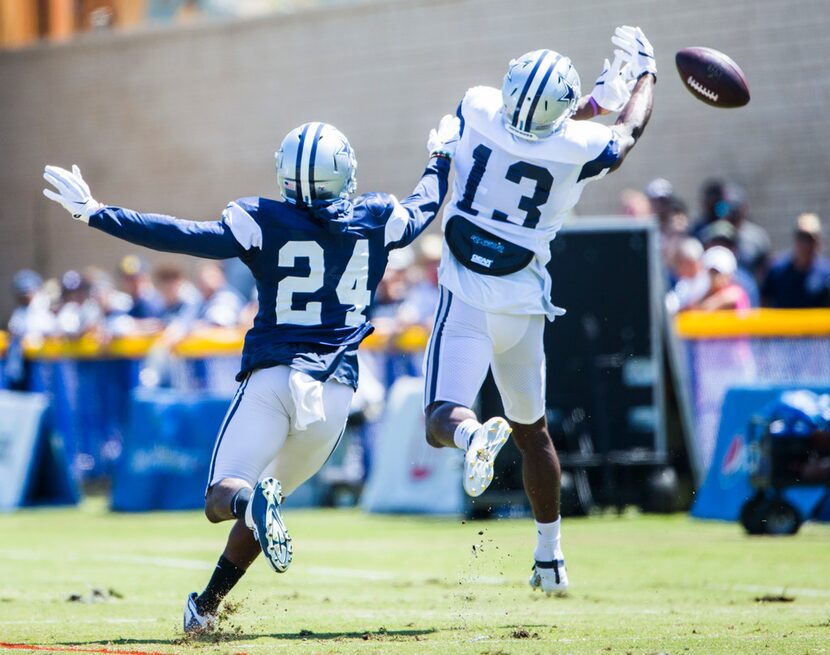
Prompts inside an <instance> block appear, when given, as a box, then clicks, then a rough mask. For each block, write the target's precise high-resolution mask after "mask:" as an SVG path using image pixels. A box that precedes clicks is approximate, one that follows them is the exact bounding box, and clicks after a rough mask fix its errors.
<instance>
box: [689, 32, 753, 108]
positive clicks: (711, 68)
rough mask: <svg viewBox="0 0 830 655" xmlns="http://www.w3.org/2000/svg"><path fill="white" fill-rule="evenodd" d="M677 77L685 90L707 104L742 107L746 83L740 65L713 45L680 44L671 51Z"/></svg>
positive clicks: (746, 98) (746, 91)
mask: <svg viewBox="0 0 830 655" xmlns="http://www.w3.org/2000/svg"><path fill="white" fill-rule="evenodd" d="M674 60H675V64H677V72H678V73H679V74H680V79H681V80H683V83H684V84H685V85H686V88H687V89H689V92H690V93H691V94H692V95H693V96H695V97H696V98H697V99H698V100H701V101H703V102H705V103H706V104H707V105H712V106H713V107H721V108H732V107H743V106H744V105H745V104H746V103H748V102H749V85H748V84H747V81H746V76H745V75H744V72H743V71H742V70H741V68H740V66H738V64H736V63H735V62H734V61H732V59H731V58H730V57H728V56H727V55H725V54H723V53H722V52H719V51H718V50H714V49H713V48H701V47H697V48H683V49H682V50H680V51H678V53H677V54H676V55H675V58H674Z"/></svg>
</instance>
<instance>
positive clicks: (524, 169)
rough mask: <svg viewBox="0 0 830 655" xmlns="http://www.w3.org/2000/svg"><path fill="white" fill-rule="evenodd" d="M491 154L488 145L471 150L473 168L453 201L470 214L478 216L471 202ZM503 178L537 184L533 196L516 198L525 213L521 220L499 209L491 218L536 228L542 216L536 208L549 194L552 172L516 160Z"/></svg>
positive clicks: (546, 199) (544, 201)
mask: <svg viewBox="0 0 830 655" xmlns="http://www.w3.org/2000/svg"><path fill="white" fill-rule="evenodd" d="M492 154H493V150H492V148H488V147H487V146H485V145H484V144H483V143H482V144H481V145H479V146H477V147H476V149H475V150H473V167H472V169H471V170H470V173H469V174H468V175H467V184H466V185H465V187H464V196H463V197H462V198H461V200H459V201H458V203H457V204H456V206H457V207H458V208H459V209H460V210H461V211H464V212H467V213H468V214H470V215H471V216H478V210H477V209H475V208H474V207H473V201H474V200H475V196H476V192H477V191H478V187H479V185H480V184H481V179H482V178H483V177H484V173H485V171H486V170H487V164H488V163H489V162H490V156H491V155H492ZM504 179H506V180H507V181H508V182H513V183H514V184H521V182H522V180H525V179H528V180H533V181H534V182H536V187H535V188H534V190H533V195H532V196H522V197H521V198H519V203H518V209H519V210H521V211H523V212H524V213H525V217H524V219H523V220H521V221H516V220H510V218H511V215H510V214H507V213H505V212H503V211H501V210H499V209H494V210H493V214H492V219H493V220H494V221H502V222H505V223H507V222H509V223H516V224H518V225H521V226H522V227H528V228H534V227H536V226H537V225H538V224H539V219H540V218H541V217H542V212H541V211H539V208H540V207H541V206H542V205H544V204H545V203H546V202H547V201H548V198H549V197H550V189H551V186H552V185H553V175H551V172H550V171H549V170H548V169H547V168H543V167H542V166H536V165H535V164H531V163H529V162H526V161H517V162H516V163H514V164H512V165H511V166H510V167H509V168H508V169H507V171H506V172H505V174H504ZM511 214H513V215H515V212H511Z"/></svg>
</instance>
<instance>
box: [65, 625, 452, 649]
mask: <svg viewBox="0 0 830 655" xmlns="http://www.w3.org/2000/svg"><path fill="white" fill-rule="evenodd" d="M434 632H436V629H435V628H425V629H421V630H419V629H414V628H413V629H410V630H386V629H385V628H380V629H379V630H362V631H361V630H350V631H344V632H313V631H311V630H300V631H298V632H263V633H252V632H239V633H237V632H223V631H219V632H214V633H210V634H206V635H201V636H193V637H177V638H175V639H127V638H121V639H108V640H107V642H106V643H107V645H109V646H131V645H142V644H143V645H147V644H168V645H173V646H184V645H190V644H194V645H195V644H219V643H227V642H233V641H248V640H251V639H265V638H268V639H281V640H286V641H303V640H305V641H314V640H319V641H332V640H350V639H355V640H362V641H384V640H387V639H388V640H389V641H395V640H397V639H417V638H418V637H422V636H425V635H428V634H432V633H434ZM100 644H101V642H100V641H61V642H57V643H56V645H57V646H93V645H95V646H97V645H100Z"/></svg>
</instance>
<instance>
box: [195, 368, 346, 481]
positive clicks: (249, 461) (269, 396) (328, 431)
mask: <svg viewBox="0 0 830 655" xmlns="http://www.w3.org/2000/svg"><path fill="white" fill-rule="evenodd" d="M291 373H292V369H291V368H289V367H288V366H274V367H272V368H265V369H258V370H256V371H253V372H252V373H250V374H249V375H248V377H246V378H245V379H244V380H243V381H242V383H241V384H240V385H239V389H238V390H237V392H236V395H235V396H234V398H233V401H232V402H231V406H230V408H229V409H228V413H227V414H226V415H225V420H224V421H223V422H222V427H221V428H220V429H219V436H218V437H217V438H216V445H215V446H214V447H213V457H212V458H211V463H210V473H209V477H208V488H210V487H211V486H213V485H214V484H216V483H217V482H219V481H221V480H224V479H225V478H240V479H242V480H245V481H246V482H248V483H249V484H250V485H251V486H253V485H255V484H256V483H257V482H258V481H259V480H261V479H263V478H266V477H273V478H276V479H277V480H279V481H280V484H281V485H282V491H283V493H284V494H285V495H286V496H287V495H288V494H290V493H291V492H292V491H294V489H296V488H297V487H299V486H300V485H301V484H302V483H303V482H305V481H306V480H308V479H309V478H310V477H311V476H312V475H314V474H315V473H316V472H317V471H319V470H320V468H321V467H322V466H323V464H325V463H326V460H327V459H328V458H329V456H330V455H331V453H332V452H333V451H334V449H335V447H336V446H337V443H338V442H339V440H340V437H341V436H342V434H343V430H344V429H345V427H346V419H347V418H348V417H349V406H350V405H351V401H352V395H353V394H354V391H353V390H352V388H351V387H350V386H348V385H345V384H340V383H339V382H334V381H329V382H325V383H323V384H322V385H321V386H322V409H323V412H324V414H325V418H323V419H321V420H315V421H314V422H311V423H309V424H308V425H307V426H306V428H305V429H302V430H301V429H299V427H301V426H302V423H303V421H299V422H298V410H297V407H296V405H295V403H296V401H297V393H298V392H297V390H296V385H295V389H294V393H293V394H292V388H291V384H290V383H289V378H290V375H291ZM295 373H296V372H295ZM318 391H319V387H318ZM298 423H299V425H298Z"/></svg>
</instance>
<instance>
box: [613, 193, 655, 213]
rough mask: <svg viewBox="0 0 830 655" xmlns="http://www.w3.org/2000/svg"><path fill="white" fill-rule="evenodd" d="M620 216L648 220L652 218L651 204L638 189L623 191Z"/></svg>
mask: <svg viewBox="0 0 830 655" xmlns="http://www.w3.org/2000/svg"><path fill="white" fill-rule="evenodd" d="M619 206H620V214H621V215H622V216H630V217H632V218H647V217H649V216H651V214H652V211H651V202H650V201H649V199H648V196H646V194H645V193H643V192H642V191H638V190H637V189H623V190H622V193H620V205H619Z"/></svg>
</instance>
